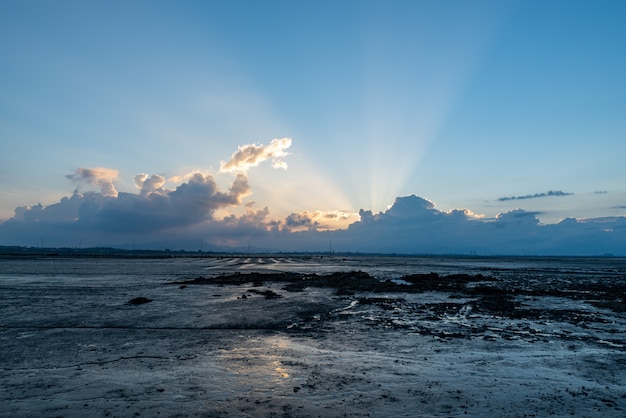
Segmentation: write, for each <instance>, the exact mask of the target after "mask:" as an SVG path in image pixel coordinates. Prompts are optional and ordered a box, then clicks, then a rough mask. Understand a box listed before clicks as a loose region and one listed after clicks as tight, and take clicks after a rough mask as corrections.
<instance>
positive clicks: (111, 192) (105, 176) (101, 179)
mask: <svg viewBox="0 0 626 418" xmlns="http://www.w3.org/2000/svg"><path fill="white" fill-rule="evenodd" d="M117 176H118V171H117V170H115V169H112V168H105V167H96V168H78V169H76V172H74V174H68V175H67V176H65V177H67V178H68V179H70V180H72V181H74V182H77V183H80V182H86V183H88V184H93V185H95V186H98V187H100V192H101V193H102V194H103V195H104V196H113V197H115V196H117V190H115V185H114V184H113V181H114V180H115V179H117Z"/></svg>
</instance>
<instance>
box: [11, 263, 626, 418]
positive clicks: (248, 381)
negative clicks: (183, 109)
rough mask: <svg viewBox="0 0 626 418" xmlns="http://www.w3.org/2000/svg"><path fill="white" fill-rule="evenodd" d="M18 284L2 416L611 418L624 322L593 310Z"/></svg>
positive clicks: (206, 288)
mask: <svg viewBox="0 0 626 418" xmlns="http://www.w3.org/2000/svg"><path fill="white" fill-rule="evenodd" d="M5 266H6V265H5ZM26 276H27V275H24V276H20V277H13V276H11V277H9V276H7V275H5V276H4V279H3V280H2V282H1V286H0V292H1V294H2V302H1V305H0V315H1V316H0V317H1V318H2V319H1V320H0V321H1V323H0V325H1V326H0V346H1V347H2V351H1V354H0V415H1V416H7V417H8V416H11V417H32V416H42V417H57V416H63V417H74V416H76V417H78V416H80V417H84V416H111V417H113V416H117V417H127V416H148V417H155V416H166V417H171V416H203V417H204V416H206V417H213V416H216V417H220V416H224V417H262V416H279V417H308V416H313V417H317V416H319V417H328V416H330V417H343V416H348V417H357V416H358V417H362V416H371V417H400V416H406V417H414V416H437V417H439V416H475V417H484V416H501V417H502V416H511V417H526V416H581V417H600V416H602V417H608V416H624V415H626V386H625V385H624V382H626V341H625V336H624V335H625V334H624V329H625V325H626V318H625V315H624V313H623V312H622V311H620V309H619V308H615V307H614V309H609V308H607V307H605V306H603V305H602V304H598V303H597V300H596V302H594V303H595V304H594V303H591V302H593V300H588V298H581V297H564V296H563V294H562V293H557V294H553V293H545V292H544V293H541V292H534V293H532V292H528V289H526V292H525V293H526V294H521V295H514V296H513V297H507V298H506V300H504V301H503V300H501V299H498V298H496V299H493V298H491V299H490V298H487V296H486V293H484V292H483V293H480V294H479V293H476V291H473V290H471V289H472V288H473V287H476V286H480V285H481V283H482V282H480V281H478V282H475V281H472V282H470V283H465V284H463V286H462V288H458V287H456V288H454V289H449V288H444V289H442V290H433V289H422V290H419V291H409V292H398V291H385V289H380V290H379V291H376V292H373V291H367V290H359V289H352V290H350V289H342V291H338V289H337V288H336V287H328V286H301V288H299V289H291V290H286V283H285V282H281V281H279V282H275V281H271V280H263V281H262V282H259V281H258V280H256V282H255V281H253V280H251V281H250V282H246V279H243V280H238V281H237V282H236V283H235V284H224V283H212V282H210V281H207V282H205V283H202V284H192V283H187V284H183V283H182V282H181V283H176V284H168V283H172V282H173V281H174V280H172V278H173V277H174V278H175V275H174V276H167V277H161V276H154V277H151V278H150V277H149V278H146V277H142V280H141V281H137V280H135V279H130V278H129V277H122V276H120V277H117V278H116V279H114V280H113V279H110V280H108V281H107V282H106V283H103V282H101V281H94V280H93V279H92V278H83V279H81V278H80V277H82V276H80V275H78V276H76V277H78V279H74V280H71V281H67V280H66V279H64V277H65V276H63V275H58V276H51V277H48V276H46V277H42V276H36V277H34V276H28V277H30V279H29V278H27V277H26ZM203 277H209V278H210V277H212V275H211V274H207V275H205V276H203ZM188 278H189V277H187V278H184V277H183V279H185V280H186V279H188ZM179 279H180V277H179ZM183 281H184V280H183ZM223 282H225V283H228V280H223ZM482 284H485V285H488V286H493V285H494V283H492V282H485V283H482ZM496 284H498V283H496ZM522 293H524V292H522ZM531 293H532V294H531ZM498 295H499V296H498V297H501V296H502V295H501V294H498ZM137 297H144V298H146V299H148V300H150V301H149V302H147V301H144V302H147V303H138V304H132V303H129V302H130V301H131V300H132V299H134V298H137ZM589 298H591V296H589ZM596 299H597V298H596ZM594 300H595V299H594ZM619 300H621V299H618V302H619ZM489 303H492V305H489ZM494 303H495V305H494ZM506 303H509V305H510V303H513V305H511V306H508V305H507V306H505V307H507V309H503V308H502V306H500V307H498V304H500V305H502V304H504V305H506Z"/></svg>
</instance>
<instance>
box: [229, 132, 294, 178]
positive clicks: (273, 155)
mask: <svg viewBox="0 0 626 418" xmlns="http://www.w3.org/2000/svg"><path fill="white" fill-rule="evenodd" d="M290 146H291V138H282V139H273V140H272V141H271V142H270V143H269V144H268V145H256V144H250V145H242V146H240V147H239V148H238V149H237V151H236V152H235V153H233V155H232V156H231V157H230V160H229V161H227V162H224V161H222V162H221V163H220V172H222V173H226V172H246V171H247V170H248V169H249V168H250V167H256V166H258V165H259V164H260V163H262V162H263V161H265V160H269V159H271V160H272V167H273V168H282V169H284V170H286V169H287V163H286V162H285V161H284V160H282V158H283V157H286V156H287V155H288V153H287V152H286V151H285V150H286V149H287V148H289V147H290Z"/></svg>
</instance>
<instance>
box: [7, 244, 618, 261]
mask: <svg viewBox="0 0 626 418" xmlns="http://www.w3.org/2000/svg"><path fill="white" fill-rule="evenodd" d="M289 256H294V257H319V258H329V257H331V258H337V257H339V258H340V257H389V258H410V257H424V258H467V259H498V258H515V259H542V260H545V259H551V258H554V259H563V258H570V259H572V258H574V259H594V258H616V259H619V258H624V256H619V255H613V254H601V255H539V254H537V255H535V254H526V255H521V254H498V255H495V254H494V255H486V254H435V253H433V254H398V253H357V252H333V253H328V252H278V251H277V252H249V253H246V252H239V251H235V252H228V251H186V250H167V249H165V250H142V249H136V250H127V249H120V248H113V247H93V248H53V247H51V248H36V247H19V246H0V259H9V258H30V259H33V258H55V257H60V258H147V259H149V258H154V259H157V258H158V259H162V258H220V257H289Z"/></svg>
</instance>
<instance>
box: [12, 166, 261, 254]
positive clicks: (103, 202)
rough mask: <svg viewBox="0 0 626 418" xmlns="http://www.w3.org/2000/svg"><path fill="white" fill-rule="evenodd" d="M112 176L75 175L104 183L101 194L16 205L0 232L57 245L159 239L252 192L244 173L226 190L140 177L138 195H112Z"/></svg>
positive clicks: (202, 181)
mask: <svg viewBox="0 0 626 418" xmlns="http://www.w3.org/2000/svg"><path fill="white" fill-rule="evenodd" d="M113 173H115V174H116V173H117V172H116V171H114V170H111V171H103V170H101V169H81V170H79V171H77V174H75V175H73V176H71V179H72V180H74V181H76V180H79V181H80V180H83V179H86V180H88V181H90V182H91V183H93V184H102V185H103V186H102V188H103V190H102V191H101V192H86V193H83V194H81V193H79V192H78V191H75V192H74V194H73V195H72V196H71V197H64V198H62V199H61V200H60V201H59V202H58V203H55V204H52V205H49V206H43V205H41V204H37V205H34V206H24V207H18V208H16V210H15V216H14V217H13V218H11V219H10V220H8V221H7V222H5V223H4V224H2V225H0V227H1V230H3V232H4V233H5V234H6V235H5V237H6V236H11V235H12V236H14V237H19V236H20V235H21V234H26V235H28V234H29V233H34V231H39V232H40V233H42V234H43V233H44V232H45V233H46V234H49V236H54V237H55V239H57V240H59V241H60V240H61V239H62V238H61V237H63V236H73V238H72V239H69V241H75V240H76V234H81V235H90V236H96V237H98V239H99V240H103V239H107V240H108V239H111V240H114V239H118V240H119V239H128V237H129V236H137V237H138V236H139V235H138V234H145V235H148V236H158V235H160V234H167V233H175V232H176V231H182V230H185V229H187V228H189V227H192V226H195V225H198V224H201V223H203V222H207V221H210V220H212V215H213V213H214V212H215V211H216V210H217V209H220V208H224V207H229V206H237V205H240V204H241V203H242V199H243V198H244V197H245V196H247V195H248V194H249V193H250V187H249V185H248V180H247V178H246V176H245V175H243V174H239V175H237V176H236V178H235V179H234V181H233V182H232V184H231V186H230V188H229V190H227V191H222V190H220V189H219V187H218V186H217V184H216V183H215V180H214V179H213V177H211V176H209V175H205V174H201V173H196V174H194V175H193V176H192V177H191V178H190V179H189V181H188V182H186V183H183V184H181V185H179V186H178V187H176V189H174V190H167V189H165V188H163V184H164V178H163V177H162V176H159V175H152V176H148V175H147V174H139V175H137V176H136V178H135V184H136V186H137V187H138V188H140V192H139V193H137V194H136V193H125V192H116V193H115V194H112V193H111V192H110V190H111V189H110V188H109V187H106V184H105V183H107V181H108V180H109V179H111V178H113V177H114V176H113ZM51 242H54V240H51ZM58 245H61V244H58Z"/></svg>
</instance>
